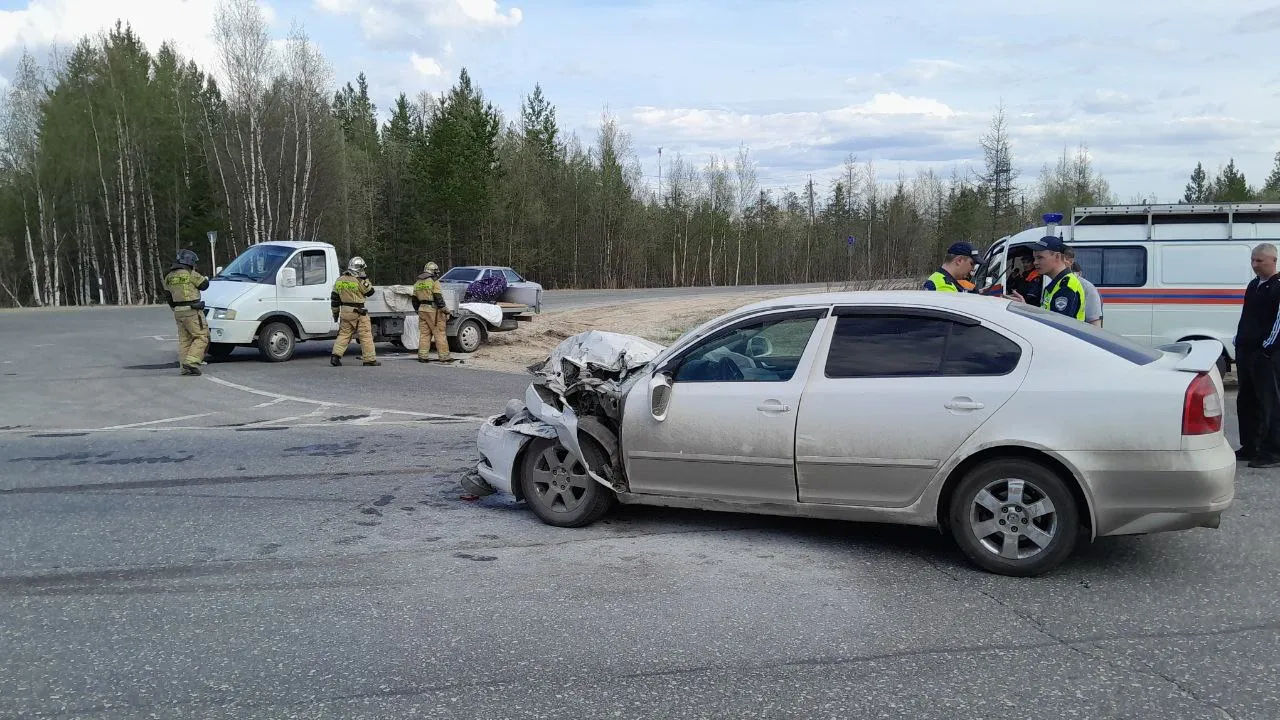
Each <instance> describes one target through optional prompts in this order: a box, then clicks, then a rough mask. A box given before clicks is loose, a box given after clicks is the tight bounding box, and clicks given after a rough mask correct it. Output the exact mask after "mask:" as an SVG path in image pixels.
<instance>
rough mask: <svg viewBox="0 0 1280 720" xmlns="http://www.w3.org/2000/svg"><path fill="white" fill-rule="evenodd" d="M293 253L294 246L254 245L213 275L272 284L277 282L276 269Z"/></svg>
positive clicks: (217, 278) (234, 280) (225, 278)
mask: <svg viewBox="0 0 1280 720" xmlns="http://www.w3.org/2000/svg"><path fill="white" fill-rule="evenodd" d="M292 254H293V248H291V247H285V246H283V245H266V244H264V245H252V246H250V247H249V249H248V250H245V251H244V252H242V253H240V255H239V257H237V258H236V259H235V260H232V261H231V264H230V265H228V266H226V267H225V268H223V269H222V272H220V273H218V274H217V275H214V276H213V277H214V279H215V280H231V281H233V282H255V283H266V284H268V285H270V284H272V283H274V282H275V278H276V271H277V270H279V269H280V266H281V265H282V264H284V261H285V260H287V259H289V256H290V255H292Z"/></svg>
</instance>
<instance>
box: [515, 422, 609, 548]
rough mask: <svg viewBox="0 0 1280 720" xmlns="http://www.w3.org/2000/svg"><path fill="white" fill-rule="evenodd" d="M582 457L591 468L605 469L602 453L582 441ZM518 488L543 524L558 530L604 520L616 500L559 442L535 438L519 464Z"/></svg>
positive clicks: (592, 445) (598, 448)
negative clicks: (602, 518)
mask: <svg viewBox="0 0 1280 720" xmlns="http://www.w3.org/2000/svg"><path fill="white" fill-rule="evenodd" d="M580 442H581V446H582V454H583V455H584V456H585V457H586V461H587V462H588V463H590V464H591V467H593V468H596V472H597V474H598V473H599V468H602V467H604V465H605V464H606V463H607V462H608V459H607V456H606V455H605V453H604V451H603V450H601V449H600V447H599V446H598V445H596V444H595V443H594V442H592V441H590V440H587V439H585V438H584V439H582V440H581V441H580ZM520 489H521V491H522V492H523V494H524V500H525V502H526V503H528V505H529V508H530V509H531V510H533V513H534V514H535V515H537V516H538V518H539V519H540V520H542V522H544V523H546V524H548V525H555V526H557V527H582V526H584V525H590V524H591V523H593V522H595V521H596V520H599V519H600V518H601V517H604V514H605V513H607V512H608V511H609V510H610V509H612V508H613V505H614V503H615V502H616V501H617V496H616V495H614V493H613V491H612V490H610V489H609V488H607V487H605V486H604V485H601V484H600V483H599V482H597V481H595V480H593V479H591V476H589V475H587V470H586V468H584V467H583V466H582V463H581V462H578V460H577V459H576V458H574V457H573V455H572V454H571V453H570V452H569V451H568V450H567V449H566V448H565V447H564V446H563V445H561V444H560V443H559V442H557V441H555V440H550V439H547V438H534V439H533V440H532V441H531V442H530V443H529V447H528V448H526V449H525V453H524V458H523V460H522V461H521V463H520Z"/></svg>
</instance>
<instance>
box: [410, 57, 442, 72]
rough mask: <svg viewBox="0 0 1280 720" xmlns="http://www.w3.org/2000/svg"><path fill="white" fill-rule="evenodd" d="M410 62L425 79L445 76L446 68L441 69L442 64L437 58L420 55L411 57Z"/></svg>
mask: <svg viewBox="0 0 1280 720" xmlns="http://www.w3.org/2000/svg"><path fill="white" fill-rule="evenodd" d="M409 62H410V63H411V64H412V65H413V69H414V70H416V71H417V72H418V74H419V75H422V76H423V77H439V76H441V75H443V74H444V68H442V67H440V63H438V62H436V61H435V58H429V57H423V56H421V55H419V54H418V53H411V54H410V55H409Z"/></svg>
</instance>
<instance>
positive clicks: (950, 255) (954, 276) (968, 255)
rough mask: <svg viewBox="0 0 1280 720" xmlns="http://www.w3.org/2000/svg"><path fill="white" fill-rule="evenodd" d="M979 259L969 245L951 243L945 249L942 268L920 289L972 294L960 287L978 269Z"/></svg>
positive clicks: (976, 252) (965, 243)
mask: <svg viewBox="0 0 1280 720" xmlns="http://www.w3.org/2000/svg"><path fill="white" fill-rule="evenodd" d="M979 257H981V256H980V255H979V254H978V251H977V250H974V249H973V246H972V245H970V244H969V243H967V242H958V243H953V244H952V245H951V247H949V248H947V256H946V257H945V258H943V260H942V267H940V268H938V269H937V270H936V271H934V273H933V274H932V275H930V276H929V279H928V280H925V281H924V284H923V285H921V286H920V289H921V290H936V291H939V292H972V291H971V290H968V289H966V288H964V287H961V283H962V281H968V280H969V278H970V277H972V276H973V271H974V270H975V269H976V268H977V267H978V259H979Z"/></svg>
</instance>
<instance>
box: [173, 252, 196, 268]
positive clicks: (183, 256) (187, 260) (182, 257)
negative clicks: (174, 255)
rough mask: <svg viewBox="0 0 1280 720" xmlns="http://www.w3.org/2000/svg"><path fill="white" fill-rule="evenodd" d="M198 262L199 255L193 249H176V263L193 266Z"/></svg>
mask: <svg viewBox="0 0 1280 720" xmlns="http://www.w3.org/2000/svg"><path fill="white" fill-rule="evenodd" d="M199 262H200V256H199V255H196V254H195V251H193V250H179V251H178V260H177V263H178V264H179V265H186V266H187V267H195V266H196V264H197V263H199Z"/></svg>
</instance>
